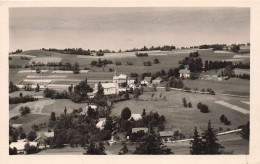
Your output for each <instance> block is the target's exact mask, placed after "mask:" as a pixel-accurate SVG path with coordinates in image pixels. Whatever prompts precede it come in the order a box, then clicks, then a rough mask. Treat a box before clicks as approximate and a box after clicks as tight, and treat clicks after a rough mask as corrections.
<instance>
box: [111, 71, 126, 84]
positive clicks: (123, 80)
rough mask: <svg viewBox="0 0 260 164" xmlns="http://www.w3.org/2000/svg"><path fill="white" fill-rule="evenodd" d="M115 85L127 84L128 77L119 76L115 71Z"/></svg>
mask: <svg viewBox="0 0 260 164" xmlns="http://www.w3.org/2000/svg"><path fill="white" fill-rule="evenodd" d="M113 83H117V84H122V83H127V76H126V75H125V74H120V75H119V76H117V73H116V71H115V75H114V77H113Z"/></svg>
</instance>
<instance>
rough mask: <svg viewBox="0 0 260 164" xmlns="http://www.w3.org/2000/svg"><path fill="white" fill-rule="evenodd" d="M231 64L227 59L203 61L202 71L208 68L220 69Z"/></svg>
mask: <svg viewBox="0 0 260 164" xmlns="http://www.w3.org/2000/svg"><path fill="white" fill-rule="evenodd" d="M230 65H231V66H232V62H229V61H211V60H210V61H208V60H206V61H205V64H204V71H208V70H214V69H220V68H225V67H227V66H230Z"/></svg>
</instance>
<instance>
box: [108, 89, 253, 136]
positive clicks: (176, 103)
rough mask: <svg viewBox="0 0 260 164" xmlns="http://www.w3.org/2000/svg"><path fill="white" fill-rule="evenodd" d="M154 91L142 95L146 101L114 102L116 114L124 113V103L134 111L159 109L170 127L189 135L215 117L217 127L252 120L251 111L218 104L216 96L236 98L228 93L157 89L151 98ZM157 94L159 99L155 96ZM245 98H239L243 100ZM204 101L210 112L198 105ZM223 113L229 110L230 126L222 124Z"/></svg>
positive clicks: (214, 121) (231, 127)
mask: <svg viewBox="0 0 260 164" xmlns="http://www.w3.org/2000/svg"><path fill="white" fill-rule="evenodd" d="M160 93H162V97H163V96H164V95H165V96H166V98H167V101H163V100H161V99H160V98H159V95H160ZM151 94H152V93H151V92H150V93H148V92H146V93H144V94H143V95H141V96H140V99H142V100H143V101H136V100H129V101H123V102H118V103H115V104H114V108H113V109H112V115H116V116H120V114H121V111H122V109H123V108H124V107H129V108H130V110H131V111H132V113H139V114H141V113H142V111H143V109H146V111H147V112H150V111H157V112H158V113H159V114H160V115H164V116H165V117H166V126H165V127H166V129H169V128H171V127H173V128H180V129H181V131H182V132H183V133H184V134H185V135H186V137H189V136H191V135H192V132H193V129H194V126H197V127H198V129H199V131H201V130H203V129H205V128H206V127H207V123H208V120H211V122H212V125H213V127H215V128H217V129H218V128H219V127H222V128H223V129H227V128H230V129H233V128H237V126H239V125H241V124H245V123H246V122H247V121H248V120H249V115H244V114H242V113H239V112H237V111H234V110H232V109H229V108H227V107H224V106H222V105H219V104H216V103H215V101H216V100H223V101H224V100H225V99H236V98H230V97H226V96H218V95H215V96H214V95H204V94H197V93H185V92H181V91H170V92H164V91H161V92H160V91H157V92H156V93H155V96H154V98H153V101H151ZM155 98H157V101H155V100H154V99H155ZM182 98H186V100H187V102H191V103H192V106H193V107H192V108H184V107H183V103H182ZM242 99H244V98H238V101H241V100H242ZM199 102H202V103H204V104H206V105H208V107H209V110H210V112H209V113H207V114H205V113H201V112H200V111H199V110H198V109H197V107H196V106H197V104H198V103H199ZM221 114H225V115H226V116H227V118H228V119H229V120H231V122H232V125H229V126H226V125H224V124H222V123H221V122H220V120H219V117H220V115H221Z"/></svg>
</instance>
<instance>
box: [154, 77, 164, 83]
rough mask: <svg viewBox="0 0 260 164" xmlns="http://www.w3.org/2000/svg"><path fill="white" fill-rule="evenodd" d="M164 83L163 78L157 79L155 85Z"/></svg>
mask: <svg viewBox="0 0 260 164" xmlns="http://www.w3.org/2000/svg"><path fill="white" fill-rule="evenodd" d="M162 81H163V79H162V78H161V77H157V78H156V79H154V80H153V82H152V83H153V84H161V82H162Z"/></svg>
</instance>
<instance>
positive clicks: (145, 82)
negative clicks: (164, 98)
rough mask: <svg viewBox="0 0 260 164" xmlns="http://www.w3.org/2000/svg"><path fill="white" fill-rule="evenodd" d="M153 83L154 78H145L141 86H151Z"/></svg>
mask: <svg viewBox="0 0 260 164" xmlns="http://www.w3.org/2000/svg"><path fill="white" fill-rule="evenodd" d="M151 81H152V77H145V78H144V79H143V81H141V84H142V85H149V84H151Z"/></svg>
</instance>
